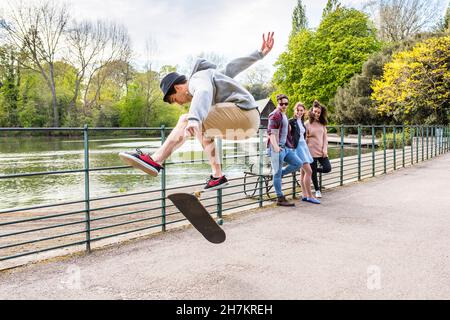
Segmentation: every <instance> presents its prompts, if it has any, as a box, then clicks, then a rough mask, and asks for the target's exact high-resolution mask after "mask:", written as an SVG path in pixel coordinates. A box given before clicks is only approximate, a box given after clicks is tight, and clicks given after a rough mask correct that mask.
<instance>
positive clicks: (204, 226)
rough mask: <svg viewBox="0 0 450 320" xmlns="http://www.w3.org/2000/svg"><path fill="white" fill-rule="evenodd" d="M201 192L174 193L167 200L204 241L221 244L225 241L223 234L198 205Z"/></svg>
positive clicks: (206, 212) (203, 208)
mask: <svg viewBox="0 0 450 320" xmlns="http://www.w3.org/2000/svg"><path fill="white" fill-rule="evenodd" d="M201 193H203V191H197V192H194V193H174V194H171V195H169V196H167V198H169V200H170V201H172V202H173V204H174V205H175V207H177V208H178V210H180V212H181V213H182V214H183V215H184V216H185V217H186V219H188V221H189V222H190V223H191V224H192V225H193V226H194V228H195V229H197V230H198V231H199V232H200V233H201V234H202V235H203V236H204V237H205V239H206V240H208V241H209V242H212V243H222V242H224V241H225V239H226V235H225V232H224V231H223V230H222V228H221V227H220V226H219V225H218V224H217V223H216V222H215V221H214V219H213V218H212V217H211V215H210V214H209V212H208V211H207V210H206V209H205V207H204V206H203V205H202V204H201V203H200V200H199V197H200V195H201Z"/></svg>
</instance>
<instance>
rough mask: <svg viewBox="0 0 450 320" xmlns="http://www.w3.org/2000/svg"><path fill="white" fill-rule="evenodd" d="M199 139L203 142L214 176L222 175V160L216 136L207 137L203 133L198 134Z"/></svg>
mask: <svg viewBox="0 0 450 320" xmlns="http://www.w3.org/2000/svg"><path fill="white" fill-rule="evenodd" d="M197 139H198V140H199V141H200V143H201V144H202V147H203V150H204V151H205V153H206V156H207V157H208V159H209V164H210V165H211V169H212V175H213V177H214V178H219V177H222V175H223V174H222V166H221V163H220V162H221V161H220V159H219V157H218V154H217V152H216V144H215V142H214V138H207V137H205V136H204V135H203V134H202V133H200V134H199V135H198V136H197Z"/></svg>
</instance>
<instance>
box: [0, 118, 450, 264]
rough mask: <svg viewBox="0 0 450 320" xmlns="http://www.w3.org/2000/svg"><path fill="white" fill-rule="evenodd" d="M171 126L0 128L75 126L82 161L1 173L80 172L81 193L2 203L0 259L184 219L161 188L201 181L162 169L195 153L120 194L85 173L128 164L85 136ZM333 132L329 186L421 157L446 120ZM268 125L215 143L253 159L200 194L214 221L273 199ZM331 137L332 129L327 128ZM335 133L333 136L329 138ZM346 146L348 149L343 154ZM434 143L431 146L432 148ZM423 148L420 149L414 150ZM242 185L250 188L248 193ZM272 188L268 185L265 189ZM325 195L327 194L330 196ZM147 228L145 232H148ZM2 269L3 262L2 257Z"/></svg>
mask: <svg viewBox="0 0 450 320" xmlns="http://www.w3.org/2000/svg"><path fill="white" fill-rule="evenodd" d="M171 130H172V128H166V127H164V126H162V127H158V128H89V127H88V126H84V128H0V135H5V134H11V133H14V134H16V135H17V134H22V133H25V132H28V133H30V132H44V133H61V132H63V133H64V132H66V133H67V132H75V133H76V134H79V135H82V136H83V163H84V165H83V168H82V169H74V170H61V171H49V172H27V173H15V174H8V175H6V174H5V175H0V183H2V181H4V180H5V179H24V178H30V177H39V176H47V175H74V174H83V181H84V189H83V192H82V194H80V200H77V201H67V202H59V203H55V204H45V205H38V206H30V207H24V208H11V209H7V210H3V211H0V262H1V261H6V260H13V259H17V258H20V257H24V256H29V255H34V254H39V253H43V252H47V251H53V250H56V249H63V248H68V247H73V248H74V249H75V250H85V251H87V252H90V251H91V249H92V246H93V244H97V243H98V244H99V246H100V245H101V242H102V241H103V240H106V239H111V238H117V239H119V237H120V236H125V235H128V236H130V237H138V236H142V235H146V234H149V233H151V232H165V231H167V229H168V228H170V227H178V226H179V225H180V224H184V223H186V220H185V219H184V217H183V216H182V215H181V214H180V212H179V211H177V210H176V208H175V207H174V206H173V205H172V204H171V203H170V202H167V200H166V199H167V195H168V194H170V193H173V192H189V191H193V190H196V189H200V188H201V187H202V186H203V183H190V184H189V185H181V186H170V185H168V181H167V172H168V171H170V170H171V167H172V166H176V165H179V164H183V163H193V164H195V163H197V164H198V163H205V157H204V155H203V154H202V157H201V159H194V158H191V159H190V160H187V161H184V160H183V161H176V162H173V161H172V162H171V161H166V162H165V163H164V167H165V169H164V170H162V172H161V178H160V181H161V185H160V188H157V189H150V190H143V191H140V192H133V193H127V194H120V195H114V196H111V195H108V196H102V197H93V196H92V194H91V182H90V178H91V175H92V173H93V172H98V171H120V170H125V169H129V168H130V167H129V166H110V167H91V166H90V157H89V156H90V145H89V144H90V141H91V140H90V139H91V138H90V136H91V134H97V133H99V132H102V133H104V132H110V131H118V132H127V131H128V132H130V131H132V132H136V131H140V132H145V133H151V134H153V135H158V136H159V140H160V141H161V143H163V142H164V141H165V139H166V137H167V136H168V134H169V133H170V131H171ZM328 130H329V132H335V133H336V134H335V135H334V136H333V137H334V140H333V139H330V146H332V145H333V144H334V145H335V149H336V156H335V157H334V158H333V159H331V164H332V168H333V170H332V172H331V173H329V174H326V175H324V176H323V177H322V175H320V181H321V187H323V188H332V187H336V186H343V185H344V184H346V183H349V182H353V181H360V180H362V179H365V178H370V177H375V176H377V175H380V174H386V173H388V172H390V171H395V170H398V169H399V168H405V167H407V166H410V165H414V164H415V163H418V162H419V161H425V160H427V159H432V158H433V157H437V156H439V155H441V154H443V153H447V152H448V151H449V148H450V144H449V141H450V139H449V137H450V131H449V128H448V127H444V126H430V127H428V126H427V127H424V126H374V125H372V126H362V125H358V126H348V125H340V126H329V127H328ZM266 135H267V133H266V129H265V128H261V130H260V132H259V134H258V136H257V137H255V138H257V139H254V141H255V142H253V143H254V144H255V145H253V146H249V150H252V149H254V150H255V152H253V153H252V152H247V153H246V154H245V155H244V156H243V155H240V154H234V155H231V156H229V155H228V154H224V152H223V151H222V150H223V148H222V141H221V140H220V139H218V140H217V147H218V150H219V153H220V159H222V163H227V161H236V159H242V158H245V159H246V161H249V162H250V161H251V162H253V164H255V165H256V167H255V168H257V169H256V171H255V172H253V174H252V175H247V174H244V173H243V174H242V176H239V177H236V178H233V179H229V181H230V185H229V186H227V187H225V188H224V189H221V190H218V191H215V192H213V193H208V194H205V196H204V197H203V198H202V202H203V203H204V205H205V207H206V208H207V209H208V210H209V211H210V213H211V214H212V215H215V216H216V217H217V221H218V222H219V223H220V224H222V223H223V215H224V213H226V212H235V211H241V210H246V209H253V208H261V207H263V206H264V205H270V204H272V203H273V202H272V200H273V199H272V197H268V196H267V194H268V192H267V190H266V185H265V181H267V180H265V179H268V178H269V176H270V172H269V170H268V167H267V164H268V163H269V162H270V161H268V158H267V156H266V143H265V137H266ZM330 137H332V136H331V134H330ZM331 140H333V141H331ZM349 150H351V151H352V152H353V154H351V155H347V156H346V155H345V154H346V151H349ZM433 150H434V153H433ZM420 151H421V153H420ZM299 176H300V175H298V174H293V175H292V178H291V177H287V178H285V179H284V182H283V189H284V191H285V194H286V195H287V196H294V197H295V196H296V195H297V194H298V192H299V190H300V189H299V184H298V181H297V178H298V177H299ZM244 190H247V191H249V190H250V191H253V192H252V195H251V196H249V195H248V193H247V192H246V191H245V192H244ZM271 192H273V190H272V191H271ZM330 201H332V200H331V199H330ZM150 231H151V232H150ZM0 269H1V265H0Z"/></svg>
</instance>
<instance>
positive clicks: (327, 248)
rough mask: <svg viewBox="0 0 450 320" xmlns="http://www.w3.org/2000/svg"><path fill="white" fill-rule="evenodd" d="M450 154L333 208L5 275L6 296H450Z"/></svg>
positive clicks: (285, 211) (173, 235) (248, 220)
mask: <svg viewBox="0 0 450 320" xmlns="http://www.w3.org/2000/svg"><path fill="white" fill-rule="evenodd" d="M449 191H450V154H446V155H443V156H441V157H439V158H437V159H433V160H431V161H428V162H425V163H422V164H418V165H416V166H414V167H412V168H407V169H403V170H400V171H397V172H395V173H392V174H389V175H387V176H382V177H377V178H375V179H372V180H367V181H365V182H362V183H357V184H353V185H349V186H344V187H341V188H337V189H333V190H331V191H327V192H326V193H325V194H324V198H323V204H322V205H321V206H313V205H307V204H300V203H298V205H297V207H296V208H294V209H291V208H270V209H265V210H264V211H254V212H250V213H245V214H237V215H235V218H233V219H228V221H226V223H225V226H224V228H225V230H226V232H227V241H226V242H225V243H224V244H222V245H212V244H209V243H208V242H206V241H205V240H203V239H202V238H201V237H200V236H199V234H198V233H197V232H196V231H195V230H194V229H192V228H187V229H186V230H182V231H171V232H168V233H166V234H163V235H157V236H153V237H151V238H149V239H144V240H140V241H135V242H130V243H127V244H123V245H120V246H115V247H112V248H109V249H105V250H101V251H96V252H94V253H92V254H90V255H82V256H77V257H71V258H66V259H60V260H57V261H53V262H47V263H41V264H37V265H31V266H28V267H24V268H19V269H15V270H13V271H6V272H0V299H31V298H32V299H316V298H317V299H362V298H364V299H438V298H439V299H449V298H450V197H449Z"/></svg>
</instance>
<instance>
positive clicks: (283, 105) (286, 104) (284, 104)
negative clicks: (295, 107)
mask: <svg viewBox="0 0 450 320" xmlns="http://www.w3.org/2000/svg"><path fill="white" fill-rule="evenodd" d="M288 105H289V102H286V103H284V102H280V106H281V107H285V106H288Z"/></svg>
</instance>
